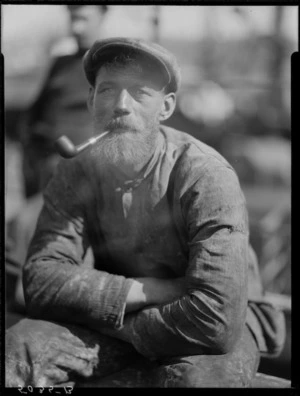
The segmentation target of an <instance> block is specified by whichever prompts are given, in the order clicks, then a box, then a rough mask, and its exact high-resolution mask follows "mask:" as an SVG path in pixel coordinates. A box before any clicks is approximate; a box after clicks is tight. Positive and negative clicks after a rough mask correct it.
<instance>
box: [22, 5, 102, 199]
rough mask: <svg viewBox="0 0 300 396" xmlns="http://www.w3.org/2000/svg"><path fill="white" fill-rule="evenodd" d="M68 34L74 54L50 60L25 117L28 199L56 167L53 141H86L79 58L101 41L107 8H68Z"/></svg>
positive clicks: (87, 123)
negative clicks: (41, 85)
mask: <svg viewBox="0 0 300 396" xmlns="http://www.w3.org/2000/svg"><path fill="white" fill-rule="evenodd" d="M68 11H69V14H70V32H71V35H72V36H73V37H74V39H75V41H76V45H77V50H76V51H75V52H74V53H71V54H66V55H60V56H58V57H56V58H55V59H54V62H53V64H52V65H51V67H50V69H49V72H48V75H47V77H46V80H45V82H44V84H43V88H42V90H41V92H40V93H39V95H38V97H37V99H36V100H35V102H34V104H33V105H32V106H31V107H30V109H29V111H28V117H27V121H26V124H27V126H26V128H25V132H24V133H23V136H22V142H23V146H24V177H25V187H26V195H27V196H28V197H30V196H32V195H34V194H36V193H38V192H40V191H41V190H42V189H43V187H44V186H45V184H46V183H47V182H48V180H49V178H50V177H51V175H52V173H53V170H54V168H55V166H56V164H57V156H56V153H55V151H54V149H53V143H54V141H55V140H56V139H57V138H58V137H59V136H60V135H61V134H64V135H67V136H69V137H70V138H71V139H72V140H73V141H74V142H75V143H80V142H81V141H83V140H85V139H87V138H89V137H91V136H92V133H93V128H92V123H91V119H90V116H89V114H88V111H87V108H86V100H85V98H86V94H87V92H88V84H87V81H86V78H85V76H84V73H83V70H82V56H83V55H84V53H85V52H86V51H87V50H88V49H89V48H90V47H91V45H92V44H93V43H94V41H95V40H97V39H99V38H100V36H101V28H102V24H103V19H104V17H105V15H106V12H107V6H103V5H101V6H99V5H92V6H87V5H70V6H68Z"/></svg>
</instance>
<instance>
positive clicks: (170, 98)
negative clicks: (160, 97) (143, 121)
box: [159, 92, 176, 121]
mask: <svg viewBox="0 0 300 396" xmlns="http://www.w3.org/2000/svg"><path fill="white" fill-rule="evenodd" d="M175 106H176V95H175V93H174V92H170V93H168V94H167V95H165V97H164V101H163V105H162V110H161V112H160V116H159V120H160V121H166V120H167V119H168V118H170V117H171V115H172V114H173V112H174V110H175Z"/></svg>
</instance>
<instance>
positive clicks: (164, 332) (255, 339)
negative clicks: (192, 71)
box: [6, 38, 284, 387]
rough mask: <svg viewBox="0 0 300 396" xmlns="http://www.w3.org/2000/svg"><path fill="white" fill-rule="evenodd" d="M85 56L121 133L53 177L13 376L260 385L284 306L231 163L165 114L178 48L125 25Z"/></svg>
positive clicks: (95, 105) (49, 381) (104, 125)
mask: <svg viewBox="0 0 300 396" xmlns="http://www.w3.org/2000/svg"><path fill="white" fill-rule="evenodd" d="M84 70H85V74H86V77H87V79H88V81H89V83H90V86H91V87H90V92H89V97H88V108H89V111H90V113H91V115H92V118H93V123H94V133H95V135H99V134H102V133H103V132H104V131H108V132H109V133H108V134H107V135H106V136H105V137H103V138H102V139H100V140H98V141H97V143H95V144H94V145H92V147H90V148H89V149H86V150H85V151H84V152H82V153H80V154H79V155H78V156H77V157H75V158H73V159H68V160H64V161H62V162H61V164H60V166H59V168H58V169H57V172H56V176H55V177H54V178H53V179H52V180H51V181H50V183H49V185H48V186H47V189H46V191H45V194H44V199H45V203H44V207H43V209H42V212H41V215H40V218H39V221H38V225H37V229H36V232H35V235H34V238H33V240H32V243H31V246H30V248H29V252H28V257H27V262H26V264H25V267H24V290H25V299H26V303H27V309H28V312H29V314H30V315H31V317H32V319H24V320H23V321H21V322H19V323H18V324H17V325H15V326H13V327H12V328H10V329H9V330H8V332H7V334H6V343H7V347H6V369H7V371H6V383H7V386H16V385H17V384H18V385H21V386H27V385H28V384H31V385H34V386H50V385H57V386H59V385H62V384H64V385H65V384H72V386H73V385H74V384H77V385H78V382H79V384H81V385H82V384H83V383H84V380H89V381H92V380H94V379H95V378H98V379H97V381H98V382H97V386H107V385H108V386H124V384H126V386H129V385H128V384H130V386H152V387H215V386H217V387H228V386H233V387H241V386H250V385H251V380H252V378H253V376H254V375H255V372H256V370H257V367H258V363H259V353H260V352H266V353H271V354H272V353H275V354H276V353H278V352H279V351H280V349H281V348H282V346H283V342H284V321H283V316H282V313H281V312H278V311H276V310H275V309H274V308H273V307H272V306H271V305H270V304H268V303H267V302H264V301H263V294H262V288H261V284H260V280H259V275H258V269H257V263H256V261H255V255H254V252H253V250H252V249H251V247H250V246H249V234H248V220H247V212H246V204H245V199H244V196H243V194H242V192H241V189H240V186H239V183H238V179H237V176H236V174H235V172H234V171H233V169H232V167H231V166H230V165H229V164H228V163H227V162H226V160H225V159H224V158H223V157H222V156H221V155H220V154H218V153H217V152H216V151H215V150H213V149H212V148H210V147H208V146H207V145H205V144H203V143H202V142H200V141H198V140H196V139H194V138H192V137H191V136H189V135H187V134H185V133H183V132H179V131H176V130H175V129H171V128H168V127H165V126H162V125H161V123H162V122H164V121H165V120H167V119H168V118H169V117H170V116H171V115H172V112H173V111H174V107H175V102H176V92H177V90H178V87H179V83H180V71H179V67H178V65H177V61H176V59H175V58H174V56H173V55H172V54H171V53H169V52H168V51H167V50H165V49H164V48H162V47H160V46H158V45H155V44H151V43H147V42H144V41H141V40H137V39H130V38H112V39H107V40H102V41H97V42H95V43H94V45H93V46H92V48H91V49H90V50H89V51H88V52H87V54H86V55H85V57H84ZM89 247H91V248H92V250H93V253H94V258H95V260H94V263H92V264H90V265H87V264H86V263H85V262H84V257H85V255H86V252H87V250H88V248H89ZM99 378H100V379H99ZM113 384H114V385H113Z"/></svg>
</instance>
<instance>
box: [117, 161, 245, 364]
mask: <svg viewBox="0 0 300 396" xmlns="http://www.w3.org/2000/svg"><path fill="white" fill-rule="evenodd" d="M180 206H181V207H180V210H181V211H182V213H183V221H184V222H185V224H186V228H187V232H188V240H189V265H188V268H187V271H186V274H185V279H184V282H185V287H186V292H184V293H183V295H182V296H181V297H178V298H176V299H175V300H173V301H171V302H166V303H162V304H158V305H155V306H148V307H144V308H143V309H142V310H140V311H138V312H133V313H131V314H128V315H126V316H125V321H124V324H125V325H124V327H123V328H122V329H121V330H120V331H115V332H114V333H111V335H114V336H115V337H119V338H121V339H123V340H125V341H128V342H131V343H132V344H133V345H134V346H135V348H136V349H137V350H138V351H139V352H140V353H141V354H143V355H145V356H147V357H149V358H153V359H157V358H159V357H161V356H174V355H189V354H192V355H195V354H207V353H208V354H211V353H213V354H222V353H227V352H229V351H230V350H231V349H232V347H233V345H234V344H235V342H236V341H237V340H238V338H239V336H240V334H241V331H242V328H243V326H244V324H245V318H246V308H247V267H248V264H247V263H248V246H249V241H248V224H247V213H246V207H245V200H244V197H243V194H242V193H241V190H240V187H239V184H238V181H237V177H236V175H235V174H234V173H233V171H232V170H230V169H226V168H224V167H223V168H220V169H217V170H215V169H211V173H208V174H207V175H206V177H205V178H202V179H199V180H198V181H197V182H196V183H195V184H194V185H193V186H192V187H191V188H190V189H189V190H188V191H187V192H186V193H185V194H184V195H183V196H182V197H181V201H180Z"/></svg>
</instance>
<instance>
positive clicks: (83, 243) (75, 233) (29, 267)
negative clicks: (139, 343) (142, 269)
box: [23, 160, 132, 329]
mask: <svg viewBox="0 0 300 396" xmlns="http://www.w3.org/2000/svg"><path fill="white" fill-rule="evenodd" d="M89 195H92V194H91V191H90V186H89V185H88V183H87V181H86V178H85V177H84V175H82V173H81V168H80V167H79V166H77V165H76V163H74V161H73V160H65V161H62V162H61V164H60V165H59V167H58V170H57V172H56V175H55V176H54V177H53V178H52V180H51V181H50V183H49V184H48V186H47V189H46V191H45V193H44V206H43V208H42V211H41V214H40V217H39V220H38V224H37V228H36V230H35V234H34V236H33V239H32V241H31V244H30V247H29V250H28V254H27V259H26V263H25V266H24V270H23V285H24V295H25V301H26V307H27V310H28V313H29V315H31V316H33V317H38V318H41V319H49V320H61V321H66V322H71V323H72V322H73V323H79V324H84V325H86V326H89V327H91V328H95V329H97V328H99V327H101V326H102V325H104V326H108V327H112V328H120V327H122V325H123V318H124V311H125V300H126V296H127V293H128V291H129V288H130V286H131V282H132V281H131V280H129V279H125V278H124V277H123V276H118V275H112V274H109V273H107V272H105V271H99V270H96V269H95V268H94V267H93V265H91V264H90V265H88V264H87V261H84V257H85V255H86V252H87V249H88V247H89V240H88V232H87V226H86V216H85V213H86V211H85V210H86V206H87V204H88V202H85V199H86V198H87V197H89Z"/></svg>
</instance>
